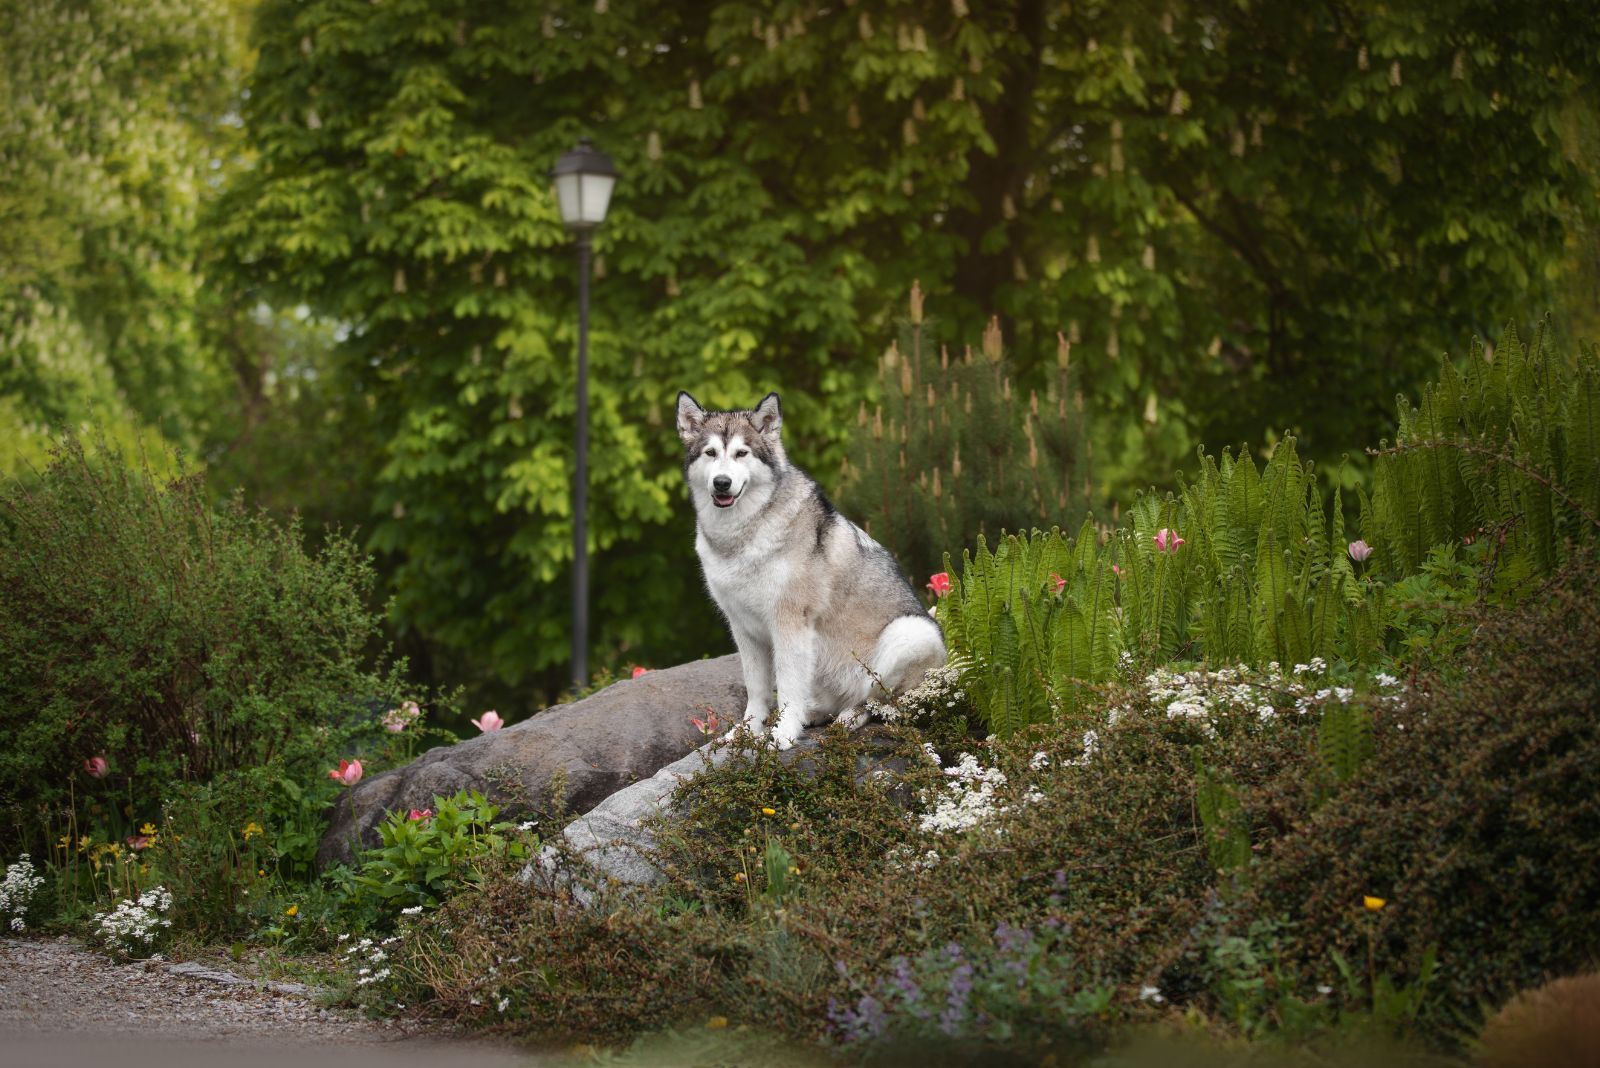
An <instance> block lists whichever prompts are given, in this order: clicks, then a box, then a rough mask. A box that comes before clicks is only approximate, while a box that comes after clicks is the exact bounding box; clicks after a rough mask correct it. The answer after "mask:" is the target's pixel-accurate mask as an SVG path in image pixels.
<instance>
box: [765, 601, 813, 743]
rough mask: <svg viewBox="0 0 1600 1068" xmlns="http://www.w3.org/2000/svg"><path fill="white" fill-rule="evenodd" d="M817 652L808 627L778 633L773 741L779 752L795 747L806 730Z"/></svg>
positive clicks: (775, 652)
mask: <svg viewBox="0 0 1600 1068" xmlns="http://www.w3.org/2000/svg"><path fill="white" fill-rule="evenodd" d="M816 649H817V636H816V632H815V631H813V630H812V629H811V628H810V627H798V628H795V629H794V630H789V631H783V630H780V631H779V633H778V640H777V642H776V643H775V648H774V650H773V659H774V660H775V661H776V664H777V669H778V725H777V726H776V727H774V728H773V729H772V740H773V742H774V743H776V744H777V746H778V748H779V749H788V748H789V747H790V746H792V745H794V743H795V742H796V741H797V740H799V738H800V732H801V731H803V730H805V726H806V710H807V709H808V708H810V707H811V702H812V693H811V690H812V683H813V681H814V680H815V673H816Z"/></svg>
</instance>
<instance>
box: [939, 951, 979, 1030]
mask: <svg viewBox="0 0 1600 1068" xmlns="http://www.w3.org/2000/svg"><path fill="white" fill-rule="evenodd" d="M952 945H954V943H952ZM956 948H957V949H958V950H959V949H960V947H959V946H956ZM971 997H972V965H971V964H968V963H967V962H966V961H962V962H961V963H960V964H958V965H956V970H955V971H953V972H951V973H950V990H949V994H948V996H947V997H946V998H945V1004H944V1011H943V1012H941V1013H940V1014H939V1030H941V1031H943V1032H944V1033H945V1034H947V1035H951V1036H955V1035H958V1034H960V1033H961V1025H962V1023H964V1022H965V1021H966V1018H967V1002H968V1000H969V999H970V998H971Z"/></svg>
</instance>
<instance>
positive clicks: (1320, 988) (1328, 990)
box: [1317, 983, 1333, 995]
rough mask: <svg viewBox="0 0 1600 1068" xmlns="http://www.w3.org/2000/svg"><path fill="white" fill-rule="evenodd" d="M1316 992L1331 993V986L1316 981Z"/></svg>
mask: <svg viewBox="0 0 1600 1068" xmlns="http://www.w3.org/2000/svg"><path fill="white" fill-rule="evenodd" d="M1317 993H1319V994H1324V995H1326V994H1331V993H1333V987H1331V986H1325V985H1323V984H1321V983H1318V984H1317Z"/></svg>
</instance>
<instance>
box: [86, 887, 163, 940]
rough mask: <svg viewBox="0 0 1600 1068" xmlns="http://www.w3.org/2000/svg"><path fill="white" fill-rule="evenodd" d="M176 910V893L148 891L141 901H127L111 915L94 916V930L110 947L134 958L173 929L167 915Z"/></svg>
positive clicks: (119, 903) (104, 913) (98, 914)
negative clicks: (163, 933) (164, 933)
mask: <svg viewBox="0 0 1600 1068" xmlns="http://www.w3.org/2000/svg"><path fill="white" fill-rule="evenodd" d="M170 908H172V894H171V893H170V892H168V890H167V888H166V887H164V886H158V887H156V888H155V889H153V890H146V891H145V892H144V893H142V894H140V895H139V899H138V900H137V901H133V900H130V899H128V898H124V899H122V900H121V901H119V902H117V907H116V908H115V909H113V910H111V911H110V912H97V913H95V914H94V931H95V933H96V934H97V935H99V937H100V938H101V939H102V940H103V941H104V942H105V944H106V945H107V947H109V948H110V949H111V950H113V951H114V952H117V953H121V954H123V955H124V956H129V957H131V956H133V955H135V954H136V953H138V952H140V951H141V950H146V949H149V948H151V947H152V946H154V945H155V942H156V938H157V937H159V936H160V934H161V932H162V931H164V930H166V929H167V928H168V927H171V926H172V921H171V920H169V919H167V918H166V917H165V916H164V915H162V914H163V913H165V912H166V911H167V910H168V909H170Z"/></svg>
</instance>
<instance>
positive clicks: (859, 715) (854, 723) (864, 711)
mask: <svg viewBox="0 0 1600 1068" xmlns="http://www.w3.org/2000/svg"><path fill="white" fill-rule="evenodd" d="M871 718H872V712H871V711H870V710H868V708H867V706H866V705H864V704H863V705H856V706H855V707H854V708H847V709H845V710H844V711H843V712H840V713H839V717H838V718H837V719H835V720H834V722H835V723H838V724H839V725H840V726H842V727H844V728H845V730H851V731H857V730H860V729H861V728H862V727H865V726H866V725H867V721H868V720H870V719H871Z"/></svg>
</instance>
